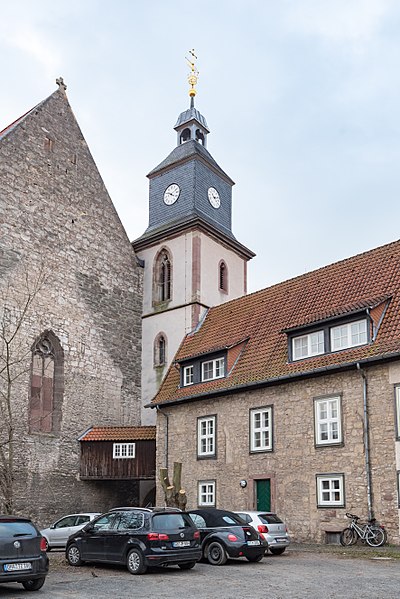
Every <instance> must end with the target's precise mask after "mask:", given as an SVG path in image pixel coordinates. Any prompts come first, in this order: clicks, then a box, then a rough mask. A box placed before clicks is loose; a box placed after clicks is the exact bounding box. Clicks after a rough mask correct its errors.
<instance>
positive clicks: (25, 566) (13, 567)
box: [4, 562, 32, 572]
mask: <svg viewBox="0 0 400 599" xmlns="http://www.w3.org/2000/svg"><path fill="white" fill-rule="evenodd" d="M4 570H5V571H6V572H17V571H19V570H32V564H31V563H30V562H25V563H23V564H4Z"/></svg>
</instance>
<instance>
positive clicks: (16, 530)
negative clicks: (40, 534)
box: [0, 520, 37, 537]
mask: <svg viewBox="0 0 400 599" xmlns="http://www.w3.org/2000/svg"><path fill="white" fill-rule="evenodd" d="M36 535H37V532H36V529H35V527H34V526H33V525H32V524H31V523H30V522H21V521H20V520H7V521H6V522H4V521H3V522H0V537H18V536H30V537H31V536H36Z"/></svg>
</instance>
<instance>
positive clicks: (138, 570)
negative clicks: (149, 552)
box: [126, 549, 147, 574]
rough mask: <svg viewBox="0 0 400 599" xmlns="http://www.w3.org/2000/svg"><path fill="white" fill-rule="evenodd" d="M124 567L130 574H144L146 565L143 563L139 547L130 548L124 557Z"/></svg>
mask: <svg viewBox="0 0 400 599" xmlns="http://www.w3.org/2000/svg"><path fill="white" fill-rule="evenodd" d="M126 567H127V568H128V570H129V572H130V573H131V574H144V573H145V572H146V570H147V566H146V564H145V563H144V557H143V553H142V552H141V551H140V549H131V551H130V552H129V553H128V556H127V558H126Z"/></svg>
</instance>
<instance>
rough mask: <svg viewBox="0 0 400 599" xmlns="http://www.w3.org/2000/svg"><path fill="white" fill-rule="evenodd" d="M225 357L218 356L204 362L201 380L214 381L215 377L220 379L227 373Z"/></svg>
mask: <svg viewBox="0 0 400 599" xmlns="http://www.w3.org/2000/svg"><path fill="white" fill-rule="evenodd" d="M224 367H225V358H216V359H215V360H209V361H208V362H203V363H202V365H201V380H202V381H212V380H213V379H220V378H222V377H223V376H224V374H225V372H224V371H225V368H224Z"/></svg>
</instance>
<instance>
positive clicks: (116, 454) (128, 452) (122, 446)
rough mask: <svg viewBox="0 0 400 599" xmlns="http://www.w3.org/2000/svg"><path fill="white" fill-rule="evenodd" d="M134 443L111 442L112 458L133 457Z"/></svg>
mask: <svg viewBox="0 0 400 599" xmlns="http://www.w3.org/2000/svg"><path fill="white" fill-rule="evenodd" d="M134 457H135V443H113V458H116V459H117V458H118V459H120V458H124V459H129V458H134Z"/></svg>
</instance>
